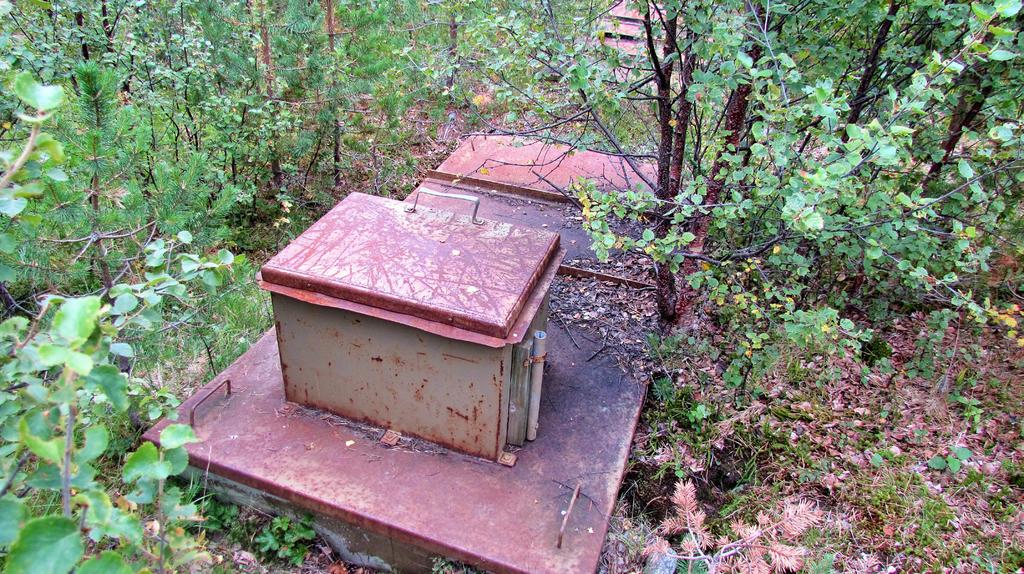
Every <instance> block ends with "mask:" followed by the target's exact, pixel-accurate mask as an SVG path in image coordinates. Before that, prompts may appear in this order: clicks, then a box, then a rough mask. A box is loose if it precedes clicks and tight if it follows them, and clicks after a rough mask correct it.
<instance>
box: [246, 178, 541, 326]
mask: <svg viewBox="0 0 1024 574" xmlns="http://www.w3.org/2000/svg"><path fill="white" fill-rule="evenodd" d="M558 244H559V237H558V234H556V233H551V232H548V231H544V230H538V229H532V228H529V227H523V226H518V225H513V224H510V223H507V222H497V221H485V222H484V223H483V224H482V225H474V224H472V223H470V222H469V221H468V218H466V217H465V216H462V215H457V214H453V213H450V212H445V211H438V210H434V209H430V208H426V207H424V208H421V209H418V210H417V211H416V212H415V213H407V212H406V211H405V208H404V205H403V203H401V202H398V201H394V200H390V199H386V198H380V197H374V196H369V195H365V194H361V193H353V194H350V195H349V196H348V197H346V198H345V199H344V200H343V201H341V202H340V203H339V204H338V205H337V206H336V207H335V208H334V209H332V210H331V211H330V212H328V213H327V215H325V216H324V217H323V218H321V219H320V220H319V221H317V222H316V223H314V224H313V225H312V226H311V227H310V228H309V229H307V230H306V231H305V232H303V233H302V234H301V235H300V236H299V237H297V238H296V239H295V240H294V241H292V242H291V243H290V244H289V245H288V246H287V247H285V248H284V249H283V250H282V251H281V252H280V253H278V254H277V255H275V256H274V257H273V258H271V259H270V261H268V262H267V263H266V264H265V265H264V266H263V268H262V269H261V276H262V283H261V285H262V286H263V287H264V288H267V289H270V290H274V291H278V292H280V291H279V290H278V289H275V288H274V287H284V288H291V289H297V290H303V291H307V292H310V293H311V294H319V295H325V296H328V297H332V298H336V299H342V300H345V301H350V302H353V303H359V304H362V305H366V306H369V307H374V308H377V309H380V310H384V311H391V312H395V313H401V314H404V315H410V316H413V317H417V318H420V319H426V320H428V321H432V322H435V323H441V324H445V325H451V326H453V327H458V328H462V329H466V330H470V331H475V332H477V333H480V334H483V335H488V336H491V337H499V338H504V337H508V336H509V334H510V332H511V331H512V328H513V325H514V324H515V322H516V320H517V319H518V318H519V315H520V312H521V311H522V310H523V307H524V306H525V304H526V302H527V300H528V298H529V296H530V294H531V292H532V290H533V289H534V287H535V286H536V285H537V283H538V282H539V280H540V278H541V277H542V276H543V274H544V271H545V270H546V268H547V267H548V264H549V263H550V262H551V261H552V259H553V258H554V257H555V256H556V255H557V254H558V252H559V245H558Z"/></svg>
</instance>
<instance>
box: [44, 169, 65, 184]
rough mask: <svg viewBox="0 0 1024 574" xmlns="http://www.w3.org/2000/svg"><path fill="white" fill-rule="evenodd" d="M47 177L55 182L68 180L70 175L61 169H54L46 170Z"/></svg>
mask: <svg viewBox="0 0 1024 574" xmlns="http://www.w3.org/2000/svg"><path fill="white" fill-rule="evenodd" d="M46 177H48V178H50V179H52V180H53V181H67V180H68V174H66V173H64V170H63V169H60V168H59V167H52V168H50V169H48V170H46Z"/></svg>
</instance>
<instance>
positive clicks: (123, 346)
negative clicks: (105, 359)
mask: <svg viewBox="0 0 1024 574" xmlns="http://www.w3.org/2000/svg"><path fill="white" fill-rule="evenodd" d="M110 352H111V353H113V354H115V355H117V356H119V357H134V356H135V351H133V350H132V346H131V345H129V344H128V343H111V344H110Z"/></svg>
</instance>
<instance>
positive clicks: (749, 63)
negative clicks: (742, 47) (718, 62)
mask: <svg viewBox="0 0 1024 574" xmlns="http://www.w3.org/2000/svg"><path fill="white" fill-rule="evenodd" d="M736 59H737V60H739V61H740V63H741V64H743V65H744V66H746V67H748V68H753V67H754V59H753V58H751V57H750V56H748V55H747V54H746V53H745V52H737V53H736Z"/></svg>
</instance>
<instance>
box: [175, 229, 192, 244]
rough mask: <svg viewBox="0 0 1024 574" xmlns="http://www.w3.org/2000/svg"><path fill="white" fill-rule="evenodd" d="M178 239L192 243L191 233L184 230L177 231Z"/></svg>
mask: <svg viewBox="0 0 1024 574" xmlns="http://www.w3.org/2000/svg"><path fill="white" fill-rule="evenodd" d="M178 241H180V242H182V243H192V234H191V233H189V232H188V231H185V230H182V231H179V232H178Z"/></svg>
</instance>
